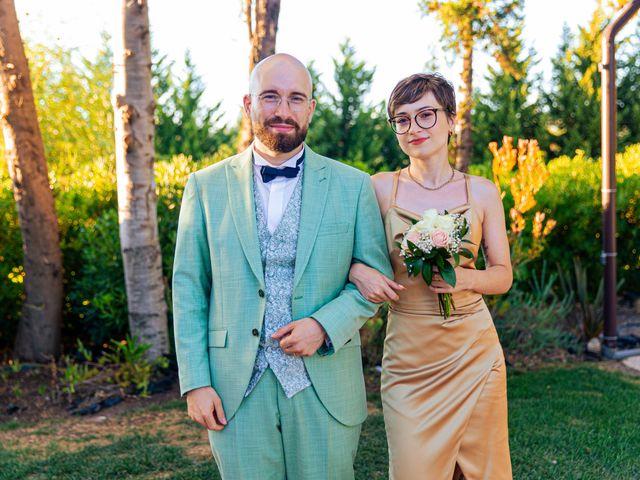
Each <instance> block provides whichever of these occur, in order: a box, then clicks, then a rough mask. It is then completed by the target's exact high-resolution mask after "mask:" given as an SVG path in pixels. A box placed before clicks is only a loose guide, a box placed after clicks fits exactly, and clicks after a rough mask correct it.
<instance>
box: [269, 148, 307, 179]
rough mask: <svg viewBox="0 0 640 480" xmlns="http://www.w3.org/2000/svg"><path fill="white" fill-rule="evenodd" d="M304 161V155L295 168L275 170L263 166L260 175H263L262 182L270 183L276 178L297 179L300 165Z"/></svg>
mask: <svg viewBox="0 0 640 480" xmlns="http://www.w3.org/2000/svg"><path fill="white" fill-rule="evenodd" d="M303 160H304V154H302V156H301V157H300V158H299V159H298V161H297V162H296V166H295V167H284V168H275V167H269V166H267V165H263V166H262V167H260V175H262V181H263V182H264V183H269V182H270V181H271V180H273V179H274V178H276V177H286V178H295V177H297V176H298V173H300V164H301V163H302V161H303Z"/></svg>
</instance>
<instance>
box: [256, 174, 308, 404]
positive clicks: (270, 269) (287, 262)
mask: <svg viewBox="0 0 640 480" xmlns="http://www.w3.org/2000/svg"><path fill="white" fill-rule="evenodd" d="M299 177H300V178H298V183H297V185H296V187H295V189H294V191H293V193H292V194H291V199H290V200H289V203H288V204H287V207H286V209H285V211H284V214H283V216H282V220H281V221H280V223H279V224H278V226H277V227H276V229H275V230H274V232H273V234H271V233H270V232H269V229H268V228H267V218H266V213H265V212H264V207H263V206H262V202H261V200H260V194H259V192H258V190H257V189H256V188H254V197H255V205H256V220H257V225H258V237H259V240H260V253H261V256H262V265H263V267H264V268H263V271H264V281H265V293H266V307H265V312H264V322H263V324H262V332H261V334H260V345H259V347H258V354H257V356H256V363H255V365H254V367H253V374H252V376H251V381H250V382H249V386H248V387H247V391H246V392H245V397H246V396H248V395H249V394H250V393H251V391H252V390H253V389H254V387H255V386H256V384H257V383H258V380H260V377H262V374H263V373H264V371H265V370H266V369H267V368H271V370H272V371H273V373H274V374H275V376H276V378H277V379H278V382H279V383H280V385H281V386H282V389H283V390H284V392H285V394H286V396H287V398H291V397H293V396H294V395H295V394H296V393H298V392H300V391H301V390H304V389H305V388H307V387H309V386H310V385H311V380H310V379H309V375H308V374H307V371H306V369H305V366H304V362H303V361H302V358H300V357H294V356H292V355H287V354H286V353H284V352H283V351H282V349H281V348H280V343H279V342H278V341H277V340H274V339H272V338H271V335H272V334H274V333H275V332H276V331H277V330H278V329H280V328H281V327H283V326H285V325H286V324H288V323H290V322H291V321H292V320H293V319H292V313H291V297H292V294H293V276H294V270H295V264H296V248H297V244H298V226H299V225H300V205H301V203H302V202H301V200H302V172H300V176H299Z"/></svg>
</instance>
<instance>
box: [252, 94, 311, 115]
mask: <svg viewBox="0 0 640 480" xmlns="http://www.w3.org/2000/svg"><path fill="white" fill-rule="evenodd" d="M252 96H254V97H258V102H260V106H261V107H262V108H263V109H264V110H267V111H273V110H277V108H278V107H279V106H280V104H281V103H282V97H281V96H280V95H278V94H277V93H273V92H266V93H261V94H252ZM287 105H288V106H289V110H291V111H292V112H303V111H304V110H305V109H306V108H307V106H308V105H309V99H308V98H307V97H305V96H304V95H300V94H296V93H294V94H293V95H290V96H289V97H287Z"/></svg>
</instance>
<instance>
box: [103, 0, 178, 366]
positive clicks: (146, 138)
mask: <svg viewBox="0 0 640 480" xmlns="http://www.w3.org/2000/svg"><path fill="white" fill-rule="evenodd" d="M121 7H122V14H121V19H120V22H119V30H118V31H117V33H116V36H115V38H114V40H115V42H114V100H113V103H114V107H113V108H114V123H115V137H116V138H115V140H116V174H117V181H118V219H119V223H120V248H121V250H122V259H123V263H124V275H125V283H126V289H127V305H128V308H129V328H130V330H131V334H132V335H133V336H135V337H137V338H138V341H139V342H141V343H147V344H149V345H151V348H150V349H149V350H148V352H147V354H148V357H149V358H152V359H153V358H156V357H158V356H160V355H162V354H165V353H167V352H168V351H169V337H168V332H167V305H166V302H165V296H164V293H165V290H164V280H163V276H162V256H161V252H160V242H159V240H158V220H157V211H156V203H157V199H156V185H155V178H154V149H153V131H154V124H153V111H154V108H155V104H154V101H153V93H152V91H151V46H150V39H149V10H148V6H147V1H146V0H135V1H132V0H121Z"/></svg>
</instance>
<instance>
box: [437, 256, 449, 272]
mask: <svg viewBox="0 0 640 480" xmlns="http://www.w3.org/2000/svg"><path fill="white" fill-rule="evenodd" d="M435 260H436V265H437V266H438V270H440V271H442V269H443V268H444V265H445V263H448V262H445V261H444V259H443V258H442V257H441V256H440V255H438V256H436V257H435Z"/></svg>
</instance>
